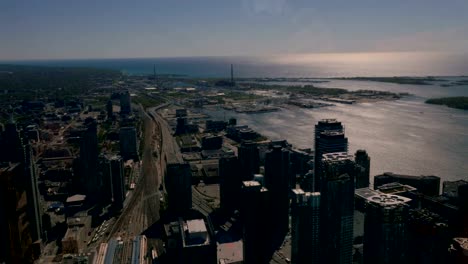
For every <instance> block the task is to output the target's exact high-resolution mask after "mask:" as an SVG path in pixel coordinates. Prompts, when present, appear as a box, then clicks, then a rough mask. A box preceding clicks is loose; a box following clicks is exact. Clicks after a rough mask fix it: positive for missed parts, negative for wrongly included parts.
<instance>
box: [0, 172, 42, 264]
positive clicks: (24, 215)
mask: <svg viewBox="0 0 468 264" xmlns="http://www.w3.org/2000/svg"><path fill="white" fill-rule="evenodd" d="M25 182H26V179H24V174H23V168H22V166H21V165H20V164H19V163H13V164H4V165H2V166H0V263H2V262H5V263H32V262H33V260H34V259H35V258H36V257H38V255H39V254H40V244H38V243H35V242H36V241H34V240H33V235H32V233H33V232H34V231H33V228H34V227H33V225H34V224H35V223H34V222H33V219H32V218H31V217H30V214H29V212H30V210H29V208H30V207H32V206H33V205H31V204H29V203H28V200H30V199H28V193H27V190H26V189H27V186H25Z"/></svg>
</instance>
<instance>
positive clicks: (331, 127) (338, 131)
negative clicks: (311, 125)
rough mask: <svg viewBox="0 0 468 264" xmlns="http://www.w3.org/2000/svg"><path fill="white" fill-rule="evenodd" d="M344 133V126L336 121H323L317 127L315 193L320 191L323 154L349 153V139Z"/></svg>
mask: <svg viewBox="0 0 468 264" xmlns="http://www.w3.org/2000/svg"><path fill="white" fill-rule="evenodd" d="M344 132H345V130H344V127H343V125H342V124H341V122H338V121H337V120H336V119H323V120H320V121H319V122H318V123H317V125H315V136H314V138H315V176H314V177H315V181H314V184H315V186H314V189H315V191H320V190H319V188H320V186H321V184H320V180H321V178H322V171H323V168H322V167H321V165H322V156H323V154H326V153H334V152H348V139H347V138H346V137H345V134H344Z"/></svg>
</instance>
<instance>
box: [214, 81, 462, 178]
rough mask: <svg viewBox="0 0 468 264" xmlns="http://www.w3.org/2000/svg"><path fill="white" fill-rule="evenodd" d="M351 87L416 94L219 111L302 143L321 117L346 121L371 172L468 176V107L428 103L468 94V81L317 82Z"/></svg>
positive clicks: (307, 144)
mask: <svg viewBox="0 0 468 264" xmlns="http://www.w3.org/2000/svg"><path fill="white" fill-rule="evenodd" d="M316 85H317V86H323V87H339V88H346V89H349V90H357V89H373V90H386V91H393V92H409V93H412V94H414V95H413V96H408V97H406V98H404V99H401V100H398V101H384V102H376V103H360V104H353V105H346V104H336V106H333V107H324V108H318V109H301V108H290V109H282V110H281V111H278V112H273V113H263V114H250V115H249V114H238V113H235V112H232V111H224V110H221V109H220V110H218V111H214V112H211V114H212V115H213V116H214V117H216V118H218V119H222V118H223V117H224V115H225V116H226V118H229V117H231V116H233V117H236V118H237V119H238V124H246V125H249V126H250V127H252V128H253V129H255V130H256V131H258V132H260V133H261V134H263V135H266V136H268V137H269V138H271V139H287V140H288V142H290V143H292V144H293V145H294V146H296V147H299V148H313V145H314V139H313V133H314V125H315V124H316V123H317V122H318V121H319V120H320V119H323V118H336V119H338V120H339V121H341V122H343V123H344V125H345V129H346V136H347V137H348V140H349V150H350V151H351V152H353V153H354V152H355V151H356V150H357V149H365V150H367V151H368V153H369V155H370V157H371V175H377V174H380V173H382V172H387V171H391V172H395V173H402V174H409V175H437V176H440V177H442V179H443V180H458V179H467V180H468V111H463V110H457V109H451V108H448V107H445V106H437V105H429V104H425V103H424V101H425V100H426V99H427V98H430V97H438V96H468V86H466V85H465V86H454V87H441V86H439V85H429V86H428V85H400V84H390V83H379V82H370V81H349V80H346V81H344V80H338V81H331V82H328V83H320V84H316Z"/></svg>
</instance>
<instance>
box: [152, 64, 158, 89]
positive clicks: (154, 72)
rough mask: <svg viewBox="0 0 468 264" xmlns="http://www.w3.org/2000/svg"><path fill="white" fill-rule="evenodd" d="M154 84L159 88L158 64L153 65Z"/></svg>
mask: <svg viewBox="0 0 468 264" xmlns="http://www.w3.org/2000/svg"><path fill="white" fill-rule="evenodd" d="M153 74H154V84H155V85H156V86H157V84H158V82H157V79H156V64H153Z"/></svg>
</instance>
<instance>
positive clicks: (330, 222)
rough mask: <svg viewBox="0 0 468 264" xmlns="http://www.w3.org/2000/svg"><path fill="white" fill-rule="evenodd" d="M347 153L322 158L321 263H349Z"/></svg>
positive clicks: (351, 167)
mask: <svg viewBox="0 0 468 264" xmlns="http://www.w3.org/2000/svg"><path fill="white" fill-rule="evenodd" d="M352 158H353V157H352V156H350V155H347V153H330V154H325V155H323V157H322V165H323V167H322V168H323V178H322V181H321V197H320V243H321V253H322V255H321V261H322V262H323V263H352V253H353V221H354V179H355V176H356V170H355V168H356V167H355V164H354V162H353V161H352Z"/></svg>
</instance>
